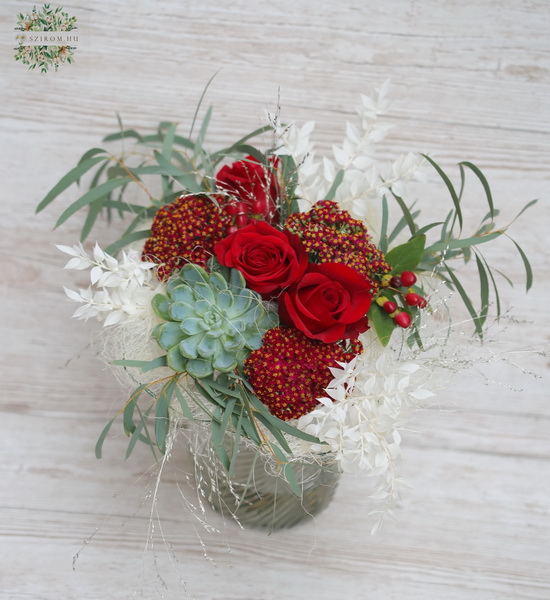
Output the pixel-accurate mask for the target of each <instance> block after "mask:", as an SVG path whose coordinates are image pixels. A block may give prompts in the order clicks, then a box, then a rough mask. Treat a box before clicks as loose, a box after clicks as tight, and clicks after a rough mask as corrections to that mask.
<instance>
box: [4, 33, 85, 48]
mask: <svg viewBox="0 0 550 600" xmlns="http://www.w3.org/2000/svg"><path fill="white" fill-rule="evenodd" d="M78 37H79V36H78V33H77V32H76V31H16V32H15V42H16V43H17V44H19V45H20V46H77V45H78Z"/></svg>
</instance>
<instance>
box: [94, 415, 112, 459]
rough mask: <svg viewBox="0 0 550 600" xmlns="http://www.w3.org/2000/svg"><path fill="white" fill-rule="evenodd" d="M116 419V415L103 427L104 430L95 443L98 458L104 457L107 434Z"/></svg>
mask: <svg viewBox="0 0 550 600" xmlns="http://www.w3.org/2000/svg"><path fill="white" fill-rule="evenodd" d="M115 419H116V415H115V416H114V417H113V418H112V419H111V420H110V421H109V422H108V423H107V425H105V427H104V428H103V431H102V432H101V434H100V436H99V438H98V439H97V442H96V445H95V456H96V458H101V457H102V453H103V443H104V442H105V438H106V437H107V434H108V433H109V430H110V429H111V426H112V424H113V423H114V422H115Z"/></svg>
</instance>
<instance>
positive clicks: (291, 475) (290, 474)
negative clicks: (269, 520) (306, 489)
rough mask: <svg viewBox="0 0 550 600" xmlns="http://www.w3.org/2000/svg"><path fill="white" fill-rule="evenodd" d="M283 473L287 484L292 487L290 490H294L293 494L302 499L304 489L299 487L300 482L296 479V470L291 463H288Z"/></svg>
mask: <svg viewBox="0 0 550 600" xmlns="http://www.w3.org/2000/svg"><path fill="white" fill-rule="evenodd" d="M283 473H284V476H285V479H286V482H287V483H288V485H289V486H290V489H291V490H292V493H293V494H294V495H295V496H297V497H298V498H301V497H302V489H301V488H300V486H299V485H298V481H297V479H296V473H295V472H294V469H293V467H292V465H291V464H290V463H287V464H286V465H285V466H284V467H283Z"/></svg>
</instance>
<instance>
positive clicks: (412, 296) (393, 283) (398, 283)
mask: <svg viewBox="0 0 550 600" xmlns="http://www.w3.org/2000/svg"><path fill="white" fill-rule="evenodd" d="M415 283H416V275H415V274H414V273H413V272H412V271H403V273H401V275H399V276H397V275H394V276H393V277H390V278H386V279H385V280H383V281H382V285H383V287H385V288H386V289H391V290H392V291H393V292H396V293H397V294H399V296H400V297H401V300H402V302H403V306H410V307H416V308H426V306H427V304H428V302H427V300H426V298H424V297H422V296H420V295H419V294H417V293H415V292H414V291H412V289H411V286H413V285H414V284H415ZM403 287H405V288H409V289H408V291H406V292H403V291H402V290H401V289H400V288H403ZM376 302H377V303H378V304H379V305H380V306H381V307H382V309H383V310H384V312H385V313H387V314H388V315H389V316H390V317H391V318H392V319H393V320H394V321H395V323H396V325H399V327H403V329H406V328H407V327H409V326H410V324H411V322H412V319H411V315H410V314H409V313H408V312H406V311H402V310H399V307H398V306H397V304H396V303H395V302H393V301H392V300H388V299H387V298H386V297H385V296H380V297H379V298H377V300H376Z"/></svg>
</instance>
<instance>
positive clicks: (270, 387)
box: [38, 85, 532, 512]
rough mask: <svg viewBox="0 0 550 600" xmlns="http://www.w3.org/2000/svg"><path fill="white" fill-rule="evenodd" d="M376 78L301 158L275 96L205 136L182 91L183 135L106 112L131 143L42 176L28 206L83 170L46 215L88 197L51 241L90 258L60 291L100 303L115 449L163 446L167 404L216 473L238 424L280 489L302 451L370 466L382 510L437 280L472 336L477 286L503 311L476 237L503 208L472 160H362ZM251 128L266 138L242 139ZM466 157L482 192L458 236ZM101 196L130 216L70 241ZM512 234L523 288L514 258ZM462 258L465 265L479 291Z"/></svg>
mask: <svg viewBox="0 0 550 600" xmlns="http://www.w3.org/2000/svg"><path fill="white" fill-rule="evenodd" d="M386 93H387V85H384V86H383V87H382V88H381V89H380V90H378V91H377V92H376V94H375V95H374V96H373V97H366V96H364V97H362V104H361V106H360V107H359V108H358V110H357V113H358V123H357V124H352V123H348V124H347V135H346V138H345V140H344V142H343V145H342V146H340V147H334V149H333V154H334V156H333V159H328V158H326V157H325V158H323V159H318V158H317V155H316V152H315V150H314V147H313V144H312V143H311V142H310V136H311V134H312V133H313V129H314V124H313V123H306V124H305V125H303V126H302V127H298V126H296V125H289V126H285V125H283V124H282V123H281V122H280V117H279V115H278V114H268V119H269V124H268V125H266V126H264V127H261V128H259V129H258V130H256V131H254V132H252V133H250V134H248V135H246V136H244V137H243V138H242V139H240V140H238V141H237V142H236V143H234V144H232V145H231V146H229V147H226V148H223V149H221V150H217V151H209V150H207V149H206V147H205V139H206V132H207V128H208V124H209V121H210V117H211V113H212V109H211V108H210V109H209V110H208V111H207V112H206V115H205V117H204V120H203V122H202V124H201V126H200V128H199V130H198V132H197V133H196V135H193V133H194V131H195V125H196V117H197V113H198V110H199V109H197V113H196V114H195V119H194V121H193V124H192V126H191V131H190V133H189V135H188V136H186V137H183V136H181V135H179V134H178V133H177V130H176V125H175V124H171V123H161V124H160V126H159V127H158V131H157V132H156V133H154V134H150V135H142V134H140V133H138V132H137V131H135V130H128V129H124V127H123V126H122V123H120V131H119V132H117V133H114V134H112V135H109V136H107V137H106V138H105V141H106V142H112V141H117V140H122V141H123V142H124V141H125V142H128V141H131V142H133V144H134V147H133V149H132V151H127V150H126V149H123V151H122V153H120V154H113V153H111V152H108V151H107V150H104V149H101V148H93V149H92V150H90V151H88V152H86V153H85V154H84V156H83V157H82V158H81V160H80V161H79V163H78V165H77V166H76V167H75V168H74V169H72V170H71V171H70V172H69V173H68V174H67V175H65V176H64V177H63V178H62V179H61V180H60V181H59V183H58V184H57V185H56V186H55V187H54V188H53V189H52V190H51V191H50V192H49V193H48V194H47V195H46V197H45V198H44V200H43V201H42V202H41V204H40V206H39V207H38V210H42V209H44V208H45V207H46V206H47V205H49V204H50V203H51V202H52V201H53V200H54V199H55V198H56V197H57V196H59V195H60V194H61V193H62V192H63V191H64V190H65V189H67V188H68V187H69V186H70V185H72V184H73V183H75V182H78V181H79V180H81V178H83V177H84V176H85V175H86V174H87V173H90V174H89V175H88V176H89V177H90V179H89V185H88V187H87V190H86V191H85V192H83V193H82V195H81V196H80V197H79V198H78V199H77V200H76V201H75V202H73V203H72V204H71V205H70V206H69V207H68V208H67V209H66V210H65V211H64V212H63V213H62V214H61V216H60V217H59V219H58V222H57V225H61V224H63V223H64V222H65V221H66V220H67V219H68V218H69V217H71V216H72V215H74V214H75V213H76V212H78V211H80V210H82V209H87V215H86V218H85V220H84V225H83V229H82V236H81V242H80V243H79V244H76V245H73V246H58V248H59V249H60V250H61V251H62V252H64V253H66V254H68V255H69V256H70V257H71V258H70V260H69V262H68V264H67V265H66V268H67V269H76V270H88V269H89V272H90V286H89V287H88V288H86V289H79V290H70V289H67V290H66V293H67V295H68V297H69V298H70V299H71V300H73V301H75V302H77V303H79V305H80V306H79V307H78V308H77V310H76V312H75V313H74V317H76V318H79V319H89V318H91V317H95V318H97V319H99V320H100V321H102V322H103V327H104V330H105V331H109V332H110V333H109V334H108V335H107V342H106V344H105V348H106V356H107V358H108V359H109V360H111V362H112V364H113V365H115V367H116V368H117V369H119V371H120V374H121V375H123V376H124V378H125V380H126V381H127V382H131V383H133V388H134V389H133V390H132V391H131V393H130V395H129V399H128V401H127V402H126V404H125V405H124V406H123V407H121V410H120V414H121V415H122V421H123V426H124V430H125V432H126V434H127V436H128V437H129V445H128V452H127V455H129V454H130V453H131V452H132V450H133V448H134V446H135V444H136V443H137V442H143V443H145V444H147V445H149V446H150V447H151V449H152V450H153V452H154V453H156V452H158V451H160V452H161V453H165V452H167V450H169V449H170V448H171V443H172V440H173V435H174V433H175V432H176V431H177V430H179V429H180V424H181V422H182V421H195V422H198V423H200V424H201V425H202V429H203V431H204V432H205V433H204V435H208V436H209V442H210V443H211V446H212V448H213V450H214V452H215V454H216V456H217V459H218V461H219V469H220V470H221V471H223V470H225V471H226V472H227V473H228V476H229V477H230V476H231V474H232V473H234V471H235V465H236V464H237V463H238V461H239V448H240V445H241V444H242V443H243V442H244V443H245V444H246V445H247V446H248V447H252V448H254V449H255V451H257V452H258V453H259V454H261V455H262V456H263V457H264V458H265V457H267V459H268V460H271V462H272V464H273V465H274V471H275V472H276V474H278V475H280V476H281V477H282V478H284V479H285V480H286V481H287V482H288V484H289V485H290V487H291V489H292V490H293V492H294V493H295V494H296V495H297V496H300V494H301V489H300V485H299V484H298V481H297V478H296V474H295V470H294V467H295V466H296V465H297V464H302V463H304V462H308V463H312V464H313V463H314V464H318V465H320V466H321V467H323V468H324V467H327V466H330V468H336V469H337V470H338V471H342V472H364V473H365V474H366V475H368V476H372V477H373V478H374V479H375V481H376V486H375V490H374V492H373V496H372V498H373V502H374V503H375V510H380V511H381V512H384V511H385V510H388V508H389V509H391V507H392V506H393V504H394V503H395V501H396V500H397V498H398V497H399V482H400V479H399V476H398V472H397V463H398V460H399V456H400V441H401V437H400V433H399V432H400V431H401V430H402V429H403V428H405V427H406V426H407V424H408V422H409V420H410V418H411V416H412V415H413V414H414V413H415V412H416V411H417V410H418V409H419V408H422V407H423V406H425V405H426V403H427V402H429V401H430V399H431V398H432V396H433V395H434V391H435V390H436V389H437V388H438V387H439V385H440V379H438V378H437V377H435V372H436V370H437V368H439V367H449V365H450V364H451V363H452V358H450V357H451V356H452V355H453V352H456V348H455V347H454V346H453V347H452V350H451V351H448V352H445V348H448V347H449V343H448V340H449V337H450V333H449V332H450V331H451V325H452V324H453V320H452V318H451V316H452V310H451V308H450V305H449V302H448V300H449V297H450V295H451V294H452V293H455V295H456V296H458V298H459V299H461V300H462V303H463V305H464V307H465V309H466V311H467V312H468V314H469V317H470V322H471V324H472V325H473V330H474V334H475V335H476V336H477V338H478V339H482V338H483V335H484V331H485V328H486V326H487V320H488V315H489V306H490V304H491V302H492V301H493V300H492V299H493V298H494V301H493V302H494V304H495V306H496V313H497V315H496V316H497V317H498V316H499V314H500V297H499V292H498V287H497V283H496V279H497V277H498V272H497V271H495V269H493V268H492V267H491V266H490V265H489V263H488V262H487V260H486V259H485V257H484V256H483V254H482V253H481V251H480V246H481V245H482V244H485V243H488V242H493V241H494V240H496V239H497V238H499V237H501V236H503V235H505V232H506V227H497V225H496V224H495V219H496V217H497V216H498V210H497V209H496V208H495V207H494V202H493V198H492V195H491V192H490V188H489V185H488V183H487V180H486V179H485V177H484V175H483V174H482V172H481V171H480V170H479V169H478V168H477V167H476V166H475V165H473V164H472V163H470V162H462V163H460V165H459V175H460V186H459V188H458V189H456V188H455V186H454V185H453V183H452V182H451V179H450V178H449V176H448V175H447V174H446V173H445V172H444V171H443V170H442V168H441V167H440V166H439V165H438V164H437V163H436V162H435V161H434V160H433V159H432V158H430V157H429V156H427V155H413V154H408V155H405V156H400V157H398V158H397V159H396V160H395V161H394V162H393V163H391V164H389V165H385V164H383V163H381V162H380V161H377V160H376V159H375V154H376V152H375V151H376V148H377V145H378V144H379V143H380V142H381V141H382V140H383V138H384V137H385V134H386V132H387V131H388V126H387V125H386V124H385V123H383V122H381V120H380V116H381V115H382V114H383V113H384V112H386V111H387V109H388V101H387V99H386ZM267 137H269V147H268V149H267V150H264V151H261V150H260V149H259V148H258V145H251V143H250V140H252V139H254V138H258V139H261V140H265V139H266V138H267ZM428 169H433V170H434V171H435V173H436V174H437V175H438V176H439V178H440V179H441V181H442V183H443V188H444V189H446V190H447V192H448V194H449V197H450V203H449V210H448V213H447V215H446V217H445V218H444V219H443V220H442V221H437V222H428V223H423V224H420V223H421V219H420V211H419V210H418V209H417V208H416V206H415V205H411V204H409V203H408V202H406V201H405V200H404V199H403V196H404V194H405V191H406V188H405V186H406V183H407V181H413V180H416V181H423V180H424V179H425V177H426V173H427V171H428ZM468 172H469V173H470V174H473V176H474V177H475V178H477V179H478V180H479V182H480V183H481V188H482V189H483V190H484V195H485V203H486V210H484V211H483V212H484V213H485V214H484V215H483V216H482V218H481V221H480V224H479V226H478V227H477V228H476V229H475V230H474V231H472V233H470V234H467V235H465V234H464V233H463V229H464V216H463V212H462V203H461V202H462V196H463V192H464V189H465V181H466V174H467V173H468ZM149 181H150V182H152V183H148V182H149ZM156 183H158V190H157V191H155V192H153V188H152V185H155V184H156ZM132 189H133V190H134V191H133V192H132ZM132 193H134V194H140V195H142V196H143V197H145V199H146V202H145V203H140V202H139V201H135V200H134V199H133V197H131V194H132ZM390 208H391V209H392V210H390ZM393 209H397V216H396V215H395V210H393ZM524 210H525V209H524ZM102 213H105V214H106V215H107V216H108V217H109V218H110V217H111V216H112V214H113V213H120V215H121V216H124V217H130V220H129V222H128V225H127V229H126V231H125V232H124V233H123V235H122V236H121V237H120V238H119V239H118V240H117V241H115V242H114V243H112V244H111V245H110V246H109V247H107V248H105V249H102V248H100V247H99V245H97V244H96V245H95V247H94V248H93V249H92V250H90V251H87V250H86V249H85V248H84V246H83V245H82V242H84V241H85V240H86V238H87V237H88V235H89V234H90V232H91V230H92V228H93V226H94V224H95V223H96V220H97V218H98V216H99V215H100V214H102ZM506 235H507V234H506ZM513 243H514V244H515V242H513ZM516 248H517V250H518V252H519V254H520V257H521V259H522V260H523V262H524V265H525V268H526V273H527V288H529V287H530V285H531V279H532V274H531V269H530V266H529V262H528V260H527V257H526V256H525V254H524V252H523V251H522V250H521V248H519V246H517V244H516ZM459 262H462V263H463V264H464V265H465V266H466V267H467V268H469V267H474V268H475V269H476V270H477V273H478V279H479V286H478V290H477V291H476V294H479V307H476V304H477V303H476V302H475V301H474V300H472V295H473V294H472V292H471V291H470V290H468V289H467V286H465V285H464V284H463V283H462V282H461V278H460V274H459V272H458V269H457V266H456V265H457V264H458V263H459ZM472 360H474V359H472ZM115 419H116V416H115V417H114V418H113V419H112V420H111V421H110V422H109V423H108V425H107V426H106V427H105V429H104V431H103V433H102V434H101V436H100V438H99V440H98V443H97V446H96V454H97V456H98V457H100V456H101V454H102V447H103V444H104V441H105V438H106V436H107V434H108V432H109V429H110V428H111V426H112V424H113V422H114V421H115ZM228 439H229V440H230V441H229V443H228V441H227V440H228ZM377 503H378V504H379V505H380V506H378V505H377Z"/></svg>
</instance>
